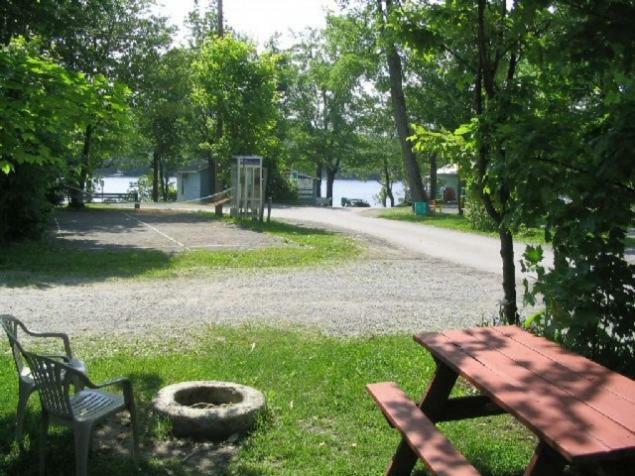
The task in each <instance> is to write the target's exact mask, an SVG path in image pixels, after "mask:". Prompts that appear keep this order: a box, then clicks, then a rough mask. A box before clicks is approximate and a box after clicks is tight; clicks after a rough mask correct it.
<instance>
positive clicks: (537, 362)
mask: <svg viewBox="0 0 635 476" xmlns="http://www.w3.org/2000/svg"><path fill="white" fill-rule="evenodd" d="M491 329H492V331H495V332H499V333H501V334H502V335H505V336H509V334H508V332H509V331H508V330H507V328H496V327H493V328H491ZM522 333H525V334H526V332H523V331H522V330H520V329H517V332H514V334H522ZM534 337H535V336H534ZM538 339H539V340H543V339H540V338H538ZM499 351H500V352H501V353H503V354H504V355H506V356H507V357H509V358H510V359H513V360H514V361H516V362H517V363H518V364H519V365H522V366H524V367H526V368H528V369H529V370H531V371H532V372H534V373H537V374H538V375H540V376H541V377H542V378H544V379H545V380H548V381H549V382H551V383H552V384H553V385H556V386H559V387H560V388H561V389H563V390H564V391H566V392H567V393H569V394H571V395H573V396H574V397H576V398H578V399H579V400H582V401H584V403H586V404H587V405H589V406H591V407H593V408H595V409H596V410H597V411H599V412H600V413H602V414H604V415H606V416H607V417H608V418H610V419H612V420H613V421H615V422H616V423H618V424H619V425H622V426H623V427H625V428H626V429H628V430H629V431H631V432H633V433H635V402H632V401H630V400H628V399H625V398H623V397H622V396H621V395H620V394H619V393H616V392H612V391H610V386H607V385H606V384H605V382H606V381H607V380H610V379H611V374H612V373H613V372H611V371H610V370H608V369H607V368H605V367H602V366H598V365H597V364H595V365H593V366H587V365H586V364H585V363H584V362H585V361H588V362H591V361H589V360H588V359H585V358H584V357H580V359H581V360H582V361H583V363H581V364H577V365H575V366H576V369H571V367H566V366H564V365H562V363H561V362H559V361H556V360H553V359H550V358H549V357H547V356H546V355H544V354H543V353H541V352H539V351H537V350H535V347H534V346H527V345H526V344H524V343H523V342H520V341H519V340H518V339H513V338H510V339H508V340H507V345H506V347H504V348H501V349H499ZM592 363H593V362H592ZM598 367H599V369H598ZM619 377H622V376H619ZM622 378H625V377H622ZM632 383H633V385H632V386H633V389H632V391H633V393H634V394H635V382H632Z"/></svg>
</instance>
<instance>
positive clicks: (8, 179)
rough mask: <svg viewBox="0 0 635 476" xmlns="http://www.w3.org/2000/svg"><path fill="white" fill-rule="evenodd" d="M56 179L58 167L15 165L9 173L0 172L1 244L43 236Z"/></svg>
mask: <svg viewBox="0 0 635 476" xmlns="http://www.w3.org/2000/svg"><path fill="white" fill-rule="evenodd" d="M57 177H59V170H58V169H57V168H55V167H52V166H41V165H33V164H27V163H25V164H18V165H16V166H15V169H14V170H13V172H11V173H9V174H5V173H2V172H0V190H2V193H0V243H8V242H12V241H21V240H28V239H38V238H40V237H41V236H42V235H43V234H44V231H45V230H46V226H47V223H48V218H49V215H50V212H51V208H52V203H51V198H54V194H52V193H51V192H53V190H52V187H54V184H55V183H56V178H57Z"/></svg>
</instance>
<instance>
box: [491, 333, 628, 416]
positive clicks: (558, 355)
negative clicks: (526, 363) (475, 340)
mask: <svg viewBox="0 0 635 476" xmlns="http://www.w3.org/2000/svg"><path fill="white" fill-rule="evenodd" d="M492 329H494V330H496V331H497V332H500V333H501V334H503V335H505V336H507V337H510V338H512V339H514V340H516V341H518V342H520V343H522V344H524V345H526V346H527V347H530V348H532V349H534V350H535V351H536V352H538V353H540V354H542V355H544V356H545V357H547V358H548V359H550V360H553V361H554V362H557V363H558V364H559V365H561V366H563V367H566V368H568V369H569V370H571V371H572V372H577V373H579V374H580V375H583V376H584V378H586V379H587V380H589V381H591V382H593V384H594V385H601V386H602V387H604V388H606V389H607V390H608V391H609V392H611V393H614V394H616V395H619V396H620V398H623V399H624V400H628V401H629V402H631V403H633V404H635V381H634V380H631V379H630V378H628V377H625V376H623V375H620V374H618V373H617V372H613V371H611V370H609V369H607V368H606V367H603V366H602V365H600V364H598V363H596V362H593V361H592V360H589V359H587V358H586V357H582V356H581V355H578V354H575V353H573V352H570V351H568V350H566V349H564V348H563V347H561V346H559V345H558V344H556V343H555V342H551V341H549V340H547V339H545V338H543V337H538V336H536V335H534V334H532V333H531V332H527V331H524V330H522V329H520V328H518V327H517V326H501V327H492Z"/></svg>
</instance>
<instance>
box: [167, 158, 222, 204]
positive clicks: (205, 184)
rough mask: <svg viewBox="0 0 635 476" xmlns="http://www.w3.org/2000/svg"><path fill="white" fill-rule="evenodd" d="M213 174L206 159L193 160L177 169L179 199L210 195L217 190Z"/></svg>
mask: <svg viewBox="0 0 635 476" xmlns="http://www.w3.org/2000/svg"><path fill="white" fill-rule="evenodd" d="M212 177H213V174H212V171H211V170H210V166H209V163H208V162H207V161H206V160H202V161H199V162H193V163H191V164H189V165H187V166H185V167H182V168H180V169H178V170H177V171H176V187H177V189H176V199H177V201H184V200H197V199H200V198H204V197H209V196H210V195H212V194H213V193H214V192H215V190H214V186H213V179H212Z"/></svg>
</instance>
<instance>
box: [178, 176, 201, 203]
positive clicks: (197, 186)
mask: <svg viewBox="0 0 635 476" xmlns="http://www.w3.org/2000/svg"><path fill="white" fill-rule="evenodd" d="M176 185H177V198H176V199H177V200H179V201H180V200H193V199H196V198H200V197H201V174H200V173H198V172H196V173H191V174H181V173H179V174H178V175H177V176H176Z"/></svg>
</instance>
